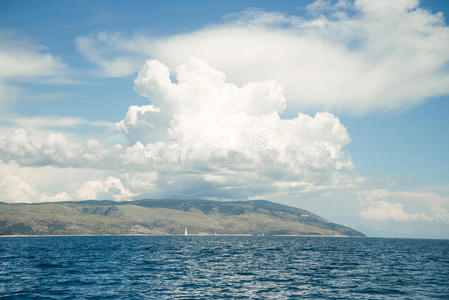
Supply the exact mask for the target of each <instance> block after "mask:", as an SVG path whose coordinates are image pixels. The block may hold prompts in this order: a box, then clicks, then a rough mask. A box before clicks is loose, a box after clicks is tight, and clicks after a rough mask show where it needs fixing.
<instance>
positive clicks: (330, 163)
mask: <svg viewBox="0 0 449 300" xmlns="http://www.w3.org/2000/svg"><path fill="white" fill-rule="evenodd" d="M135 89H136V91H137V92H138V93H139V94H140V95H142V96H144V97H147V98H148V99H149V104H148V105H144V106H131V107H130V108H129V110H128V112H127V114H126V118H125V119H124V120H122V121H120V122H118V123H117V124H116V126H117V128H118V129H119V130H120V131H121V132H123V134H124V135H125V136H126V137H127V138H128V140H129V142H130V144H129V145H127V146H122V145H116V146H114V147H108V146H106V145H103V144H102V143H100V142H99V141H97V140H94V139H91V140H89V141H87V142H86V143H78V142H73V141H71V140H69V139H67V138H66V137H65V136H63V135H61V134H51V135H50V136H49V137H48V138H47V139H45V140H43V141H41V142H36V141H33V139H32V137H31V136H30V135H29V133H28V132H27V131H26V130H24V129H17V130H16V131H14V132H12V133H11V134H10V135H9V136H7V137H6V138H4V139H3V140H1V141H0V154H1V156H0V157H1V158H2V160H3V161H4V162H15V163H18V164H20V165H22V166H36V167H42V166H48V165H50V166H56V167H60V168H68V167H76V168H93V169H102V170H113V171H114V172H116V171H120V172H123V174H127V175H126V176H124V175H122V180H123V182H124V184H127V185H129V189H130V190H129V192H128V190H127V189H128V187H124V186H123V188H118V189H116V190H117V191H119V190H120V191H122V192H121V193H120V195H121V196H120V197H119V198H118V199H122V198H126V197H128V198H130V197H133V196H142V195H148V194H149V195H150V196H161V197H164V196H167V195H170V196H178V195H184V196H197V197H222V198H236V197H244V198H247V197H251V196H255V195H257V194H260V193H272V192H276V191H279V190H283V189H289V190H291V189H298V190H301V189H306V188H310V187H314V186H335V185H338V184H339V183H341V182H342V180H347V177H348V176H351V171H352V169H353V164H352V161H351V159H350V157H349V155H348V154H347V153H346V152H345V151H344V147H345V145H347V144H348V143H349V142H350V137H349V135H348V133H347V130H346V128H345V127H344V126H343V125H342V124H341V123H340V121H339V120H338V118H336V117H335V116H334V115H332V114H330V113H317V114H316V115H315V116H310V115H306V114H302V113H300V114H298V115H297V116H296V117H295V118H291V119H283V118H281V116H280V114H281V113H282V112H283V111H284V110H285V108H286V105H287V100H286V99H285V97H284V94H283V89H282V87H281V86H280V85H279V84H278V83H276V82H274V81H264V82H251V83H247V84H245V85H243V86H240V87H239V86H237V85H234V84H231V83H229V82H227V80H226V76H225V74H224V73H222V72H220V71H218V70H216V69H214V68H212V67H211V66H209V65H208V64H207V63H206V62H205V61H203V60H201V59H198V58H193V59H190V60H189V61H188V62H187V63H185V64H182V65H180V66H179V67H178V68H177V69H176V72H175V74H174V79H173V80H172V79H171V77H170V71H169V69H168V68H167V67H166V66H165V65H164V64H162V63H161V62H159V61H156V60H149V61H147V62H146V63H145V64H144V66H143V67H142V68H141V70H140V71H139V74H138V76H137V78H136V79H135ZM141 174H151V175H150V177H151V178H152V179H151V181H150V182H151V184H150V185H151V188H149V189H148V191H143V189H142V188H140V190H139V191H137V190H138V189H139V188H137V187H139V186H140V187H141V186H142V184H141V183H139V181H140V182H142V175H141ZM108 180H109V179H107V178H104V179H103V181H102V182H99V181H92V180H91V181H90V182H89V183H87V184H85V185H84V187H85V189H84V190H86V191H88V192H86V193H85V194H86V195H87V194H89V195H91V196H92V197H93V195H96V194H97V193H100V194H101V193H103V192H104V191H109V188H108V186H110V184H109V183H110V182H112V181H111V180H109V181H108ZM108 182H109V183H108ZM115 186H116V187H117V186H119V185H118V183H117V184H116V185H115ZM133 187H134V188H135V189H136V191H133V190H132V188H133ZM81 194H83V193H78V195H81Z"/></svg>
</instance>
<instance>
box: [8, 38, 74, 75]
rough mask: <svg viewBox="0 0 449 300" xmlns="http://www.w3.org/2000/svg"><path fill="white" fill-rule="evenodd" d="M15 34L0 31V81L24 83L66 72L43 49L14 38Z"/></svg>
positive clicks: (62, 66) (59, 62)
mask: <svg viewBox="0 0 449 300" xmlns="http://www.w3.org/2000/svg"><path fill="white" fill-rule="evenodd" d="M16 35H17V33H13V32H5V31H0V65H1V66H2V68H1V69H0V80H2V81H26V80H31V79H36V78H47V79H51V78H55V77H59V76H60V75H61V74H63V73H64V72H66V71H67V67H66V66H65V65H64V64H63V63H62V62H61V61H60V60H59V59H58V58H56V57H54V56H52V55H51V54H49V53H46V49H45V47H43V46H42V45H38V44H34V43H32V42H30V41H28V40H25V39H20V38H17V37H16Z"/></svg>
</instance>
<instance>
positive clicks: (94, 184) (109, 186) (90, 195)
mask: <svg viewBox="0 0 449 300" xmlns="http://www.w3.org/2000/svg"><path fill="white" fill-rule="evenodd" d="M135 195H136V194H134V193H132V192H130V191H129V190H127V189H126V188H125V187H124V186H123V183H122V181H121V180H120V179H119V178H116V177H112V176H109V177H108V178H106V179H105V180H103V181H101V180H92V181H87V182H85V183H84V184H83V186H82V187H81V188H80V189H79V190H78V192H77V197H78V198H79V199H81V200H86V199H88V200H97V199H98V200H103V199H112V200H131V198H132V197H133V196H135Z"/></svg>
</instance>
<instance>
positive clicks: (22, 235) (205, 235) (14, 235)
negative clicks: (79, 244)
mask: <svg viewBox="0 0 449 300" xmlns="http://www.w3.org/2000/svg"><path fill="white" fill-rule="evenodd" d="M87 236H90V237H97V236H185V237H189V236H204V237H211V236H254V237H262V236H265V237H338V238H352V236H346V235H316V234H315V235H311V234H273V235H259V234H245V233H242V234H239V233H230V234H228V233H221V234H219V233H217V234H201V233H200V234H188V235H184V234H134V233H131V234H12V235H0V238H15V237H87Z"/></svg>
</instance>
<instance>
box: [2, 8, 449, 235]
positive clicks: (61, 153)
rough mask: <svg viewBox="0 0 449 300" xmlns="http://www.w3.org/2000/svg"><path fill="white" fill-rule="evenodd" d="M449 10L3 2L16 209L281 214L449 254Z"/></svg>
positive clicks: (5, 101)
mask: <svg viewBox="0 0 449 300" xmlns="http://www.w3.org/2000/svg"><path fill="white" fill-rule="evenodd" d="M448 15H449V4H448V2H447V1H437V0H421V1H418V0H396V1H389V0H379V1H368V0H356V1H349V0H348V1H346V0H340V1H337V0H334V1H326V0H317V1H188V2H187V1H164V2H151V1H134V2H133V3H132V4H130V3H129V2H128V1H45V2H39V1H20V0H19V1H7V0H5V1H1V2H0V66H1V67H0V193H1V195H3V196H2V198H1V199H0V201H3V202H32V203H34V202H48V201H68V200H87V199H97V200H102V199H113V200H118V201H126V200H130V199H143V198H189V199H191V198H195V199H197V198H201V199H217V200H241V199H266V200H270V201H274V202H278V203H282V204H286V205H291V206H295V207H300V208H304V209H308V210H310V211H312V212H314V213H316V214H318V215H321V216H323V217H325V218H327V219H329V220H331V221H333V222H337V223H341V224H345V225H348V226H351V227H353V228H354V229H357V230H360V231H362V232H364V233H365V234H367V235H369V236H387V237H416V238H420V237H425V238H449V158H448V155H447V153H449V119H448V118H447V114H448V113H449V101H448V100H449V27H448V25H447V21H446V19H445V18H447V16H448Z"/></svg>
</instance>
